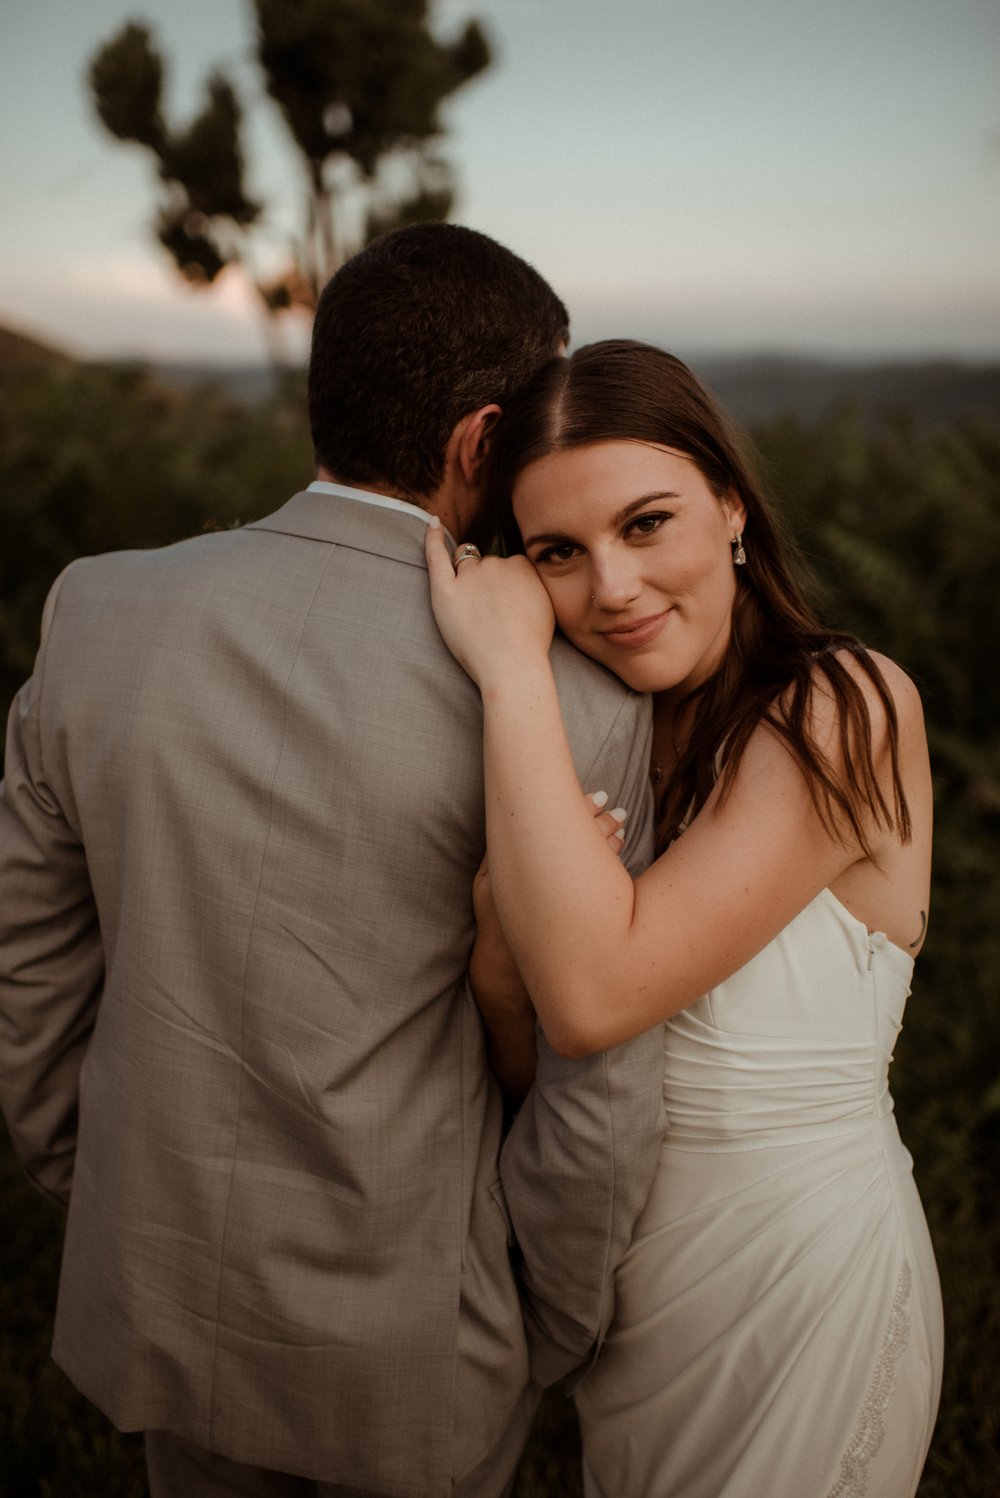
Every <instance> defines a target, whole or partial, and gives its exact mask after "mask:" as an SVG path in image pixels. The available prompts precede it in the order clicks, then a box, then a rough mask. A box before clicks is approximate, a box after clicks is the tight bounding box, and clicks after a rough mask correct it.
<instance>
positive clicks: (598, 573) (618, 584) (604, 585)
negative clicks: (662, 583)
mask: <svg viewBox="0 0 1000 1498" xmlns="http://www.w3.org/2000/svg"><path fill="white" fill-rule="evenodd" d="M590 585H591V596H590V601H591V603H592V604H594V605H595V607H597V608H599V609H611V610H615V611H616V612H617V611H619V610H621V609H624V608H627V607H628V605H629V604H630V603H632V602H634V600H635V599H636V598H638V596H639V594H640V593H641V592H642V584H641V582H640V580H639V575H638V569H637V568H636V567H635V565H634V563H633V562H632V560H631V558H629V557H604V558H595V560H594V567H593V571H592V572H591V578H590Z"/></svg>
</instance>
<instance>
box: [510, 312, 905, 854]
mask: <svg viewBox="0 0 1000 1498" xmlns="http://www.w3.org/2000/svg"><path fill="white" fill-rule="evenodd" d="M609 441H610V442H614V441H628V442H649V443H654V444H656V445H658V446H661V447H669V448H672V449H673V450H674V451H676V452H679V453H683V454H685V455H686V456H687V457H689V458H690V459H691V460H692V461H693V462H694V463H695V464H696V466H697V467H698V469H699V470H700V472H701V474H702V475H703V477H704V478H705V480H706V482H707V483H708V484H709V486H710V488H711V489H712V492H713V493H714V494H715V495H716V496H717V497H718V498H719V499H720V500H721V499H723V498H724V497H725V496H726V495H727V494H732V493H735V494H737V495H738V496H739V498H740V499H741V500H742V501H743V504H744V505H745V506H746V521H745V526H744V533H743V539H744V545H745V547H746V553H747V563H746V566H744V567H740V568H738V569H737V590H736V599H735V602H734V606H733V619H732V632H731V636H730V642H729V647H728V649H727V651H726V654H725V656H724V658H723V660H722V662H721V664H720V666H719V668H718V670H717V671H716V672H715V673H714V675H712V676H711V677H710V678H709V679H708V680H707V681H706V682H704V683H703V684H702V685H701V686H699V687H697V688H695V690H694V691H693V692H692V693H691V694H690V696H689V697H688V698H687V699H686V701H685V703H684V704H683V705H682V713H681V715H679V721H682V722H683V725H684V733H683V737H682V741H681V742H680V743H679V744H678V746H677V750H678V753H677V760H676V763H675V765H674V766H673V767H672V769H671V772H670V775H669V777H668V780H667V782H666V784H665V786H664V789H663V792H662V795H661V797H660V801H659V805H658V809H657V842H658V846H659V849H660V850H662V849H663V848H664V847H666V845H667V844H668V843H669V842H670V840H671V839H672V838H673V837H675V836H676V835H677V833H678V832H679V831H680V830H681V828H682V826H683V825H684V824H685V823H686V821H687V820H688V819H689V818H691V817H693V816H695V815H696V814H697V813H698V811H699V810H700V809H701V807H702V806H703V805H704V804H705V801H706V800H707V799H708V796H709V794H710V793H711V791H712V789H713V787H714V785H715V784H716V782H717V781H718V780H719V779H720V778H721V782H722V786H721V792H722V794H723V795H725V794H726V793H727V792H728V790H729V788H730V787H731V786H732V783H733V781H734V779H735V776H736V772H737V770H738V768H739V764H740V760H741V759H742V757H743V754H744V752H745V750H746V748H747V745H748V743H749V742H750V739H751V737H752V735H753V733H754V731H755V729H756V728H757V727H758V726H759V725H760V724H761V723H763V722H766V723H767V724H769V725H770V727H771V728H772V729H773V730H774V731H775V732H776V733H778V734H780V735H781V737H782V738H783V739H784V740H785V742H786V744H787V745H788V746H789V748H790V749H791V751H792V753H793V754H794V755H795V757H796V759H797V760H798V762H799V764H800V765H801V767H802V770H803V772H804V774H805V777H806V781H807V784H808V786H809V792H810V795H811V796H812V799H813V804H814V805H815V807H816V810H817V813H818V815H819V816H820V818H821V819H822V821H823V824H824V825H825V826H826V827H827V829H828V830H829V831H830V832H831V833H833V835H834V836H837V837H839V838H841V839H842V840H844V841H847V840H849V839H850V840H853V841H855V842H856V843H857V845H858V846H860V847H861V848H862V849H863V850H864V851H865V852H866V853H867V852H870V839H869V829H870V827H871V824H872V821H874V824H875V826H876V827H884V828H887V829H891V828H895V829H896V831H897V833H898V835H899V836H900V838H901V839H902V840H903V841H904V842H905V841H909V838H910V835H911V828H910V816H909V809H908V807H907V803H906V796H905V794H904V791H903V786H902V782H901V779H900V773H899V728H898V723H897V719H896V710H895V707H894V705H893V701H892V697H891V696H890V694H889V691H888V688H887V687H886V684H885V681H884V679H883V677H882V673H881V672H880V671H879V669H878V666H877V665H876V664H875V662H874V661H873V660H872V658H871V656H870V655H869V654H868V652H867V650H866V649H865V647H864V646H863V645H862V644H861V642H860V641H859V640H858V639H856V637H855V636H854V635H851V634H848V633H846V632H844V631H842V630H831V629H825V628H824V627H823V625H822V624H821V623H820V621H819V619H818V618H817V616H816V614H815V613H814V611H813V609H812V608H811V606H810V605H809V603H808V602H807V601H806V599H805V597H804V595H803V593H802V591H801V589H800V587H799V585H798V583H797V581H796V579H795V577H794V575H793V572H792V569H791V566H790V562H789V558H790V556H791V554H792V548H791V545H790V543H789V542H788V541H786V540H785V539H784V538H783V537H782V535H781V533H780V530H779V527H778V524H777V522H776V518H775V515H774V513H773V511H772V509H771V506H770V504H769V503H768V501H767V500H766V498H765V497H764V494H763V492H762V491H761V489H760V487H759V485H758V484H757V482H756V480H755V479H754V477H753V474H752V473H751V471H750V467H749V465H748V463H747V460H746V459H745V457H744V455H743V451H742V444H741V441H740V439H739V438H738V436H737V435H736V432H735V430H734V428H733V427H732V426H731V424H730V422H729V421H728V419H727V417H726V416H725V414H724V413H723V411H722V410H721V408H720V407H719V406H718V405H717V404H716V402H715V401H714V400H713V398H712V396H711V395H709V393H708V392H707V391H706V390H705V388H704V387H703V386H702V385H701V384H700V383H699V381H698V379H697V378H696V376H695V375H694V374H693V373H692V371H691V370H690V369H688V367H687V366H686V365H685V364H682V363H681V361H680V360H679V359H675V358H674V357H673V356H672V355H671V354H667V353H665V352H663V350H661V349H657V348H653V347H652V346H651V345H649V344H644V343H637V342H633V341H631V340H624V339H622V340H608V341H605V342H603V343H592V344H589V345H587V346H586V347H585V348H581V349H579V350H577V352H576V353H575V354H573V355H571V356H570V357H569V358H568V359H556V360H553V361H552V362H551V363H550V364H547V365H546V366H545V367H544V368H543V369H541V370H540V371H539V373H538V374H537V375H536V376H535V378H534V379H533V380H532V381H531V383H530V384H529V385H528V386H527V388H526V389H525V390H523V391H522V392H521V393H520V394H519V395H517V396H516V397H515V398H514V399H513V400H512V401H511V402H509V404H508V405H507V407H506V408H505V411H504V416H503V420H502V422H501V424H500V428H499V430H498V436H497V445H496V450H495V453H494V457H493V470H492V478H491V495H492V503H493V513H494V514H495V515H496V517H497V522H498V525H499V528H500V531H501V535H502V538H503V542H504V544H505V546H506V549H507V550H508V551H517V552H522V551H523V550H524V548H523V545H522V543H521V536H520V532H519V531H518V529H517V523H516V521H515V519H514V514H513V509H512V507H511V495H512V492H513V488H514V483H515V480H516V478H517V475H518V474H519V473H520V471H521V469H522V468H524V467H526V465H527V464H528V463H531V462H533V461H534V460H535V459H536V458H541V457H544V456H545V455H546V454H547V453H551V452H556V451H558V450H560V449H564V448H573V447H583V446H586V445H588V444H589V443H592V442H609ZM843 652H848V653H849V654H850V655H852V656H853V657H854V658H855V660H857V662H858V663H859V664H860V665H861V667H862V668H863V670H864V671H865V672H866V674H867V675H868V677H869V678H870V679H871V681H872V683H873V685H874V687H875V689H876V691H877V693H878V696H879V698H880V700H881V702H882V705H883V707H884V709H885V714H886V721H887V725H888V737H889V750H890V757H891V768H892V796H891V800H892V804H891V806H890V805H889V804H888V803H887V800H886V797H885V796H884V795H883V792H882V789H881V787H880V785H879V777H878V773H877V769H876V765H875V759H874V749H873V743H872V731H871V722H870V718H869V714H868V708H867V704H866V702H865V697H864V693H863V692H862V690H861V688H860V686H859V685H858V683H857V681H856V680H855V677H854V675H853V674H852V672H851V671H850V670H848V668H847V667H846V666H845V665H844V663H843V661H842V660H840V659H838V655H839V654H840V653H843ZM821 680H822V682H823V684H824V686H825V689H826V690H828V691H829V693H830V694H831V695H832V697H833V698H834V700H835V704H836V708H837V723H838V725H839V746H838V747H839V753H838V755H837V756H836V758H835V759H834V758H831V756H830V755H829V754H828V753H827V752H826V751H825V750H824V749H823V748H822V746H821V745H820V744H819V743H818V742H817V739H816V737H815V734H814V730H813V721H812V713H811V711H810V705H811V697H812V693H813V692H814V691H815V690H816V689H817V687H818V685H819V684H820V681H821Z"/></svg>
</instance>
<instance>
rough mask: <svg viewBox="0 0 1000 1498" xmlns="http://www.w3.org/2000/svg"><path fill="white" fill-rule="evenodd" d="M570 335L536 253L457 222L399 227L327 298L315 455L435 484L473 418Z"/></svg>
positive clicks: (312, 388) (388, 484) (345, 273)
mask: <svg viewBox="0 0 1000 1498" xmlns="http://www.w3.org/2000/svg"><path fill="white" fill-rule="evenodd" d="M568 336H569V319H568V316H567V312H566V308H565V307H564V306H563V304H562V302H561V301H560V300H559V298H558V297H557V296H556V294H555V292H554V291H553V290H552V288H551V287H550V286H549V285H548V284H547V283H546V282H545V281H544V280H543V279H542V277H541V276H540V275H539V274H538V272H537V271H535V270H533V269H532V267H531V266H530V265H527V264H526V263H525V261H523V260H521V259H520V258H519V257H518V256H517V255H514V254H513V253H512V252H511V251H510V250H507V249H505V248H504V247H503V245H500V244H497V243H496V241H495V240H492V239H489V238H487V236H486V235H485V234H479V233H477V232H476V231H475V230H473V229H465V228H461V227H459V226H458V225H456V224H441V223H429V224H416V225H413V226H411V227H408V228H405V229H396V230H394V231H393V232H392V233H390V234H385V235H383V236H382V237H381V238H380V239H377V240H375V241H374V242H373V243H372V244H370V245H369V246H368V248H367V249H364V250H362V251H361V253H360V254H358V255H355V256H354V258H353V259H352V260H349V261H347V263H346V264H345V265H343V266H342V267H341V269H340V270H339V271H338V272H337V273H336V275H335V276H334V277H333V278H332V280H330V281H329V282H328V283H327V285H326V287H325V289H324V291H323V294H322V296H321V297H320V300H319V306H318V307H317V309H316V320H315V323H314V325H313V339H312V356H311V359H310V364H309V419H310V423H311V426H312V437H313V445H314V447H315V451H316V461H317V463H318V464H319V465H320V466H321V467H323V468H325V469H326V470H327V471H328V472H329V473H331V474H333V475H334V476H335V477H336V478H338V479H340V480H341V481H342V482H344V483H348V484H350V483H354V484H366V485H378V486H383V487H385V488H388V489H392V490H395V491H397V492H399V493H403V494H407V495H412V496H414V497H418V498H419V497H423V496H427V495H429V494H431V493H433V491H434V490H435V489H436V488H437V486H438V485H439V484H440V482H441V479H442V477H443V475H444V456H445V449H446V447H447V444H448V438H449V436H450V435H451V432H452V430H453V429H454V427H455V425H456V424H457V423H458V422H459V421H460V420H461V419H462V417H463V416H467V415H469V414H470V413H471V412H473V411H477V410H478V409H479V408H480V407H481V406H486V405H489V404H491V403H492V402H493V401H496V402H497V403H498V404H500V405H501V406H502V405H503V403H504V401H505V400H506V399H507V398H508V397H509V396H510V395H511V394H513V392H514V391H515V390H517V389H519V388H520V386H522V385H523V384H525V382H526V381H527V380H528V379H529V378H530V377H531V375H532V374H533V373H534V372H535V370H536V369H537V368H538V367H539V366H540V365H542V364H544V363H545V362H546V361H547V360H548V359H550V358H551V357H552V356H553V354H554V353H555V352H556V350H557V348H558V345H559V344H560V343H561V342H564V341H565V340H566V339H567V338H568Z"/></svg>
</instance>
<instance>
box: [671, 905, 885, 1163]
mask: <svg viewBox="0 0 1000 1498" xmlns="http://www.w3.org/2000/svg"><path fill="white" fill-rule="evenodd" d="M912 972H913V959H912V957H911V956H910V955H909V954H908V953H906V952H904V951H903V950H902V949H901V948H900V947H897V946H894V945H893V943H891V942H890V941H889V940H888V939H887V938H886V937H885V936H884V935H883V934H882V933H881V932H874V933H871V932H869V931H868V930H867V929H866V927H865V926H864V925H863V924H862V922H860V921H859V920H858V919H857V918H856V917H855V916H853V915H852V914H851V913H850V911H849V910H847V909H846V907H845V906H844V905H842V904H841V903H840V901H839V900H838V899H837V898H836V896H835V895H833V894H832V893H831V891H830V890H823V891H822V892H821V893H820V894H819V895H817V897H816V899H815V900H813V901H812V903H811V904H810V905H808V906H806V908H805V909H804V910H802V911H801V912H800V913H799V914H798V915H797V916H796V917H795V919H794V920H793V921H791V922H790V923H789V925H788V926H786V927H785V929H784V930H783V931H781V932H780V933H779V934H778V936H776V937H775V938H774V940H773V941H771V942H769V943H768V945H767V946H766V947H765V948H764V949H763V950H762V951H761V952H758V954H757V955H756V957H754V958H752V959H751V960H750V962H748V963H746V964H745V966H743V967H742V968H740V969H739V971H738V972H736V973H734V974H733V975H732V977H730V978H727V979H726V981H725V982H724V983H720V984H719V985H718V986H717V987H716V988H713V989H711V990H710V991H709V992H708V993H707V994H705V995H704V996H703V997H702V998H700V999H699V1000H698V1001H697V1003H695V1004H692V1005H691V1006H690V1008H688V1009H686V1010H683V1011H682V1012H681V1013H680V1014H678V1015H676V1016H675V1017H674V1018H673V1019H672V1020H670V1021H669V1022H668V1024H667V1026H666V1061H665V1071H664V1096H665V1100H666V1107H667V1115H668V1135H667V1137H668V1140H669V1142H670V1143H671V1144H673V1145H678V1146H680V1147H682V1148H694V1149H704V1150H711V1149H724V1150H734V1149H737V1150H738V1149H751V1148H757V1147H759V1146H760V1145H761V1144H762V1143H767V1142H771V1143H774V1144H779V1143H781V1144H784V1143H792V1142H800V1141H804V1140H806V1139H811V1138H815V1137H819V1136H826V1135H830V1134H832V1133H837V1132H848V1131H850V1130H852V1129H854V1128H857V1127H858V1126H859V1124H861V1123H863V1121H865V1120H868V1119H871V1118H872V1117H882V1116H884V1115H885V1114H887V1113H890V1112H891V1111H892V1098H891V1095H890V1093H889V1089H888V1069H889V1063H890V1061H891V1060H892V1050H893V1046H894V1045H895V1042H896V1037H897V1035H898V1034H899V1030H900V1026H901V1025H902V1020H903V1009H904V1006H905V1003H906V999H907V996H908V994H909V991H910V979H911V977H912Z"/></svg>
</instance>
